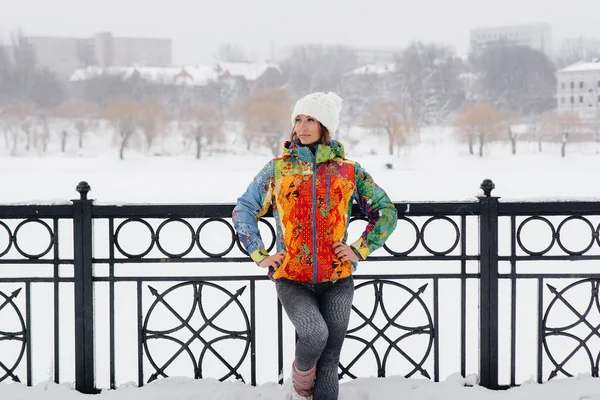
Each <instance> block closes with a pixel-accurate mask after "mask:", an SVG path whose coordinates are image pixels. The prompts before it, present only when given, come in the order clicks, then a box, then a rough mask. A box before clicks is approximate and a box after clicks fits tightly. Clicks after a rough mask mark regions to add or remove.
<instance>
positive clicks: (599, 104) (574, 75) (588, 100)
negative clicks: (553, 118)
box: [556, 59, 600, 118]
mask: <svg viewBox="0 0 600 400" xmlns="http://www.w3.org/2000/svg"><path fill="white" fill-rule="evenodd" d="M557 85H558V90H557V96H556V98H557V101H558V107H557V108H558V111H559V112H575V113H577V114H579V115H580V116H581V117H583V118H596V117H597V116H598V115H599V112H600V61H599V60H598V59H595V60H594V61H591V62H586V61H581V62H578V63H575V64H573V65H570V66H568V67H566V68H563V69H561V70H560V71H558V73H557Z"/></svg>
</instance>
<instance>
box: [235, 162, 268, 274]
mask: <svg viewBox="0 0 600 400" xmlns="http://www.w3.org/2000/svg"><path fill="white" fill-rule="evenodd" d="M273 165H274V161H272V160H271V161H270V162H269V163H267V165H265V166H264V167H263V169H262V170H261V171H260V172H259V173H258V175H256V176H255V177H254V180H253V181H252V182H251V183H250V185H249V186H248V188H247V189H246V192H245V193H244V194H243V195H242V196H241V197H240V198H238V200H237V204H236V206H235V208H234V209H233V214H232V220H233V225H234V227H235V230H236V231H237V233H238V237H239V238H240V243H241V244H242V246H244V248H245V249H246V251H247V252H248V254H250V257H251V258H252V260H253V261H254V262H255V263H256V264H260V263H261V261H262V260H264V259H265V258H267V257H268V256H269V253H268V252H267V250H266V249H265V245H264V242H263V240H262V237H261V236H260V231H259V229H258V219H259V218H260V217H261V216H263V215H264V214H265V213H266V212H267V211H268V210H269V207H270V206H271V201H272V196H273Z"/></svg>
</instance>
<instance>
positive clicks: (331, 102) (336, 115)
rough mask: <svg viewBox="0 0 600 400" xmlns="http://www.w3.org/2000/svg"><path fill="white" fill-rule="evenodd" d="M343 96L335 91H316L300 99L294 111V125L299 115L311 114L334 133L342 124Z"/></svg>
mask: <svg viewBox="0 0 600 400" xmlns="http://www.w3.org/2000/svg"><path fill="white" fill-rule="evenodd" d="M341 111H342V98H341V97H340V96H338V95H337V94H335V93H333V92H328V93H324V92H315V93H311V94H308V95H306V96H304V97H303V98H301V99H300V100H298V102H296V105H295V106H294V111H293V112H292V127H293V126H294V125H295V122H296V117H297V116H298V115H310V116H311V117H314V118H316V119H317V120H318V121H319V122H320V123H322V124H323V125H324V126H325V127H326V128H327V130H328V131H329V133H330V134H331V135H333V134H334V133H335V131H336V130H337V128H338V125H339V124H340V112H341Z"/></svg>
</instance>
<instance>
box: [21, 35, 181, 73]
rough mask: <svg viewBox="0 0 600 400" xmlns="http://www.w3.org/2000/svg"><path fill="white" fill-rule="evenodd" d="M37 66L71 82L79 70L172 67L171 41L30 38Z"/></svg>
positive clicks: (102, 38)
mask: <svg viewBox="0 0 600 400" xmlns="http://www.w3.org/2000/svg"><path fill="white" fill-rule="evenodd" d="M27 42H28V43H29V44H30V45H31V46H32V48H33V51H34V52H35V56H36V62H37V65H38V66H40V67H46V68H48V69H49V70H51V71H53V72H55V73H57V74H58V76H59V77H60V78H63V79H67V78H68V77H69V76H70V75H71V74H72V73H73V71H75V70H76V69H77V68H81V67H87V66H101V67H106V66H111V65H152V66H168V65H170V64H171V59H172V43H171V39H156V38H125V37H114V36H113V35H112V34H111V33H109V32H103V33H97V34H95V35H94V36H93V37H91V38H75V37H51V36H29V37H27Z"/></svg>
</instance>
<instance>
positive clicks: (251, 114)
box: [239, 89, 291, 156]
mask: <svg viewBox="0 0 600 400" xmlns="http://www.w3.org/2000/svg"><path fill="white" fill-rule="evenodd" d="M239 108H240V114H241V117H242V121H243V122H244V133H243V136H244V139H245V141H246V148H247V149H248V150H250V147H251V145H252V143H254V142H256V141H258V142H259V144H262V145H265V146H267V147H269V148H270V149H271V151H272V153H273V155H275V156H277V155H279V152H280V151H281V142H282V139H284V138H285V137H286V136H287V135H288V134H289V132H291V126H290V122H289V114H290V109H291V102H290V99H289V96H288V93H287V92H286V91H285V90H281V89H275V90H265V91H256V92H254V93H252V94H251V95H250V96H248V97H247V98H246V99H244V100H243V101H242V102H241V104H240V107H239Z"/></svg>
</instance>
